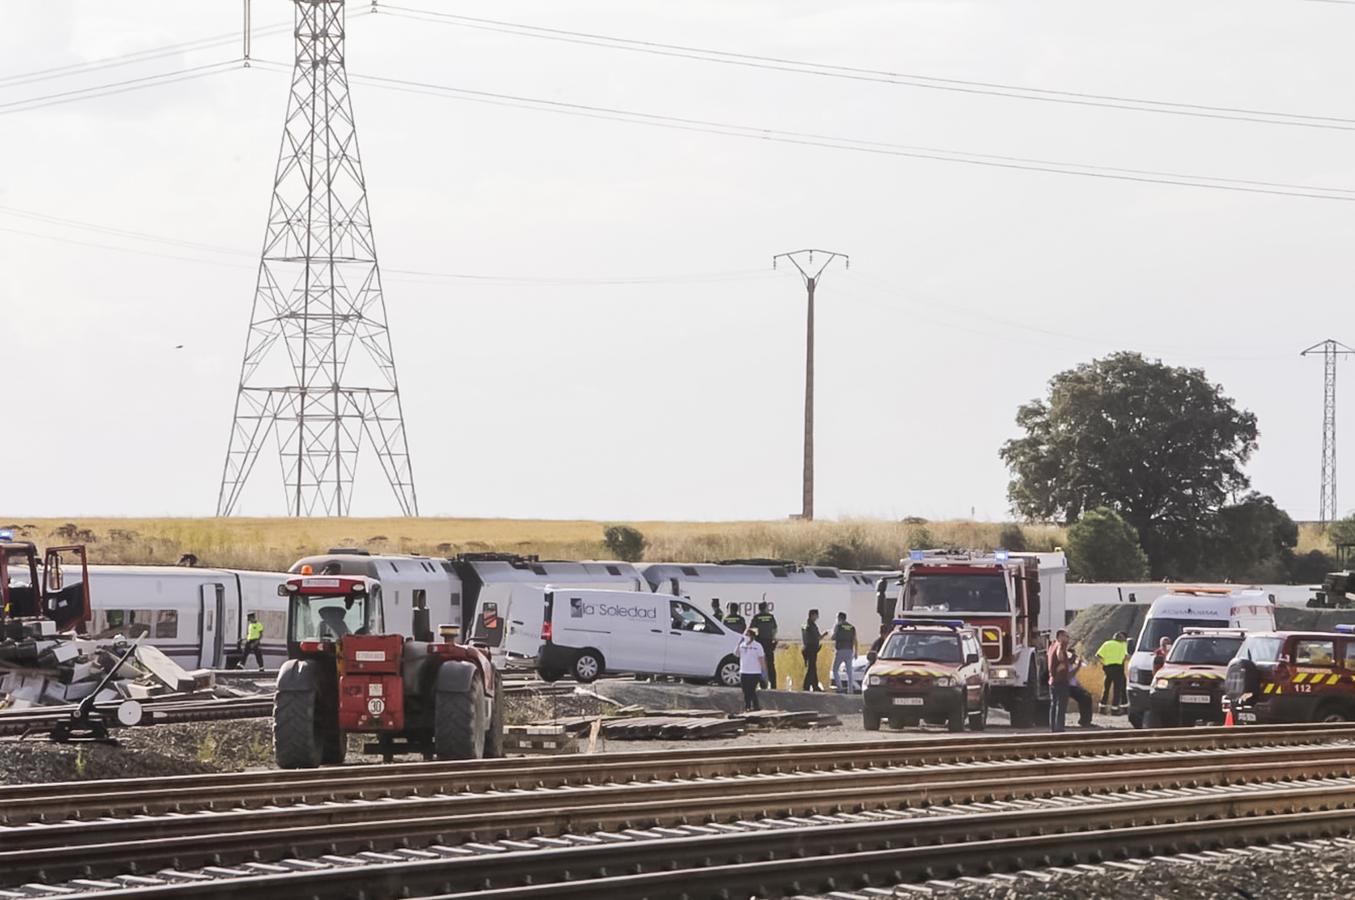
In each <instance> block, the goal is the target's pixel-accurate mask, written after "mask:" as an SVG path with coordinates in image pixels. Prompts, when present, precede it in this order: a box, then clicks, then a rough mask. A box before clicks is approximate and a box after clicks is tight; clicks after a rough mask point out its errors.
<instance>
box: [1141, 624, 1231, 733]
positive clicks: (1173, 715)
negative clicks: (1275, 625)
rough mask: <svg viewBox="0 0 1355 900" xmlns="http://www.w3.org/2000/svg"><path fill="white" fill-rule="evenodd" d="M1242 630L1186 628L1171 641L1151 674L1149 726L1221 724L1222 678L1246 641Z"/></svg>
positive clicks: (1147, 723)
mask: <svg viewBox="0 0 1355 900" xmlns="http://www.w3.org/2000/svg"><path fill="white" fill-rule="evenodd" d="M1246 638H1247V633H1246V632H1245V631H1239V630H1232V629H1214V628H1187V629H1186V630H1185V631H1183V632H1182V633H1181V636H1180V637H1179V638H1177V639H1176V643H1174V644H1172V649H1171V652H1170V653H1169V654H1167V659H1166V662H1165V663H1163V665H1162V668H1160V669H1158V670H1157V672H1156V674H1155V675H1154V676H1153V688H1152V691H1151V692H1150V695H1149V711H1148V721H1147V722H1146V723H1145V724H1146V725H1148V726H1149V727H1151V728H1169V727H1172V726H1176V725H1185V726H1190V725H1194V724H1195V723H1196V722H1204V723H1206V724H1210V725H1222V724H1223V678H1224V676H1225V675H1226V674H1227V671H1228V663H1229V662H1231V661H1232V659H1233V657H1234V656H1236V655H1237V651H1238V648H1239V647H1241V646H1242V642H1243V641H1244V640H1246Z"/></svg>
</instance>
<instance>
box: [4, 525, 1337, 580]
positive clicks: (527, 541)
mask: <svg viewBox="0 0 1355 900" xmlns="http://www.w3.org/2000/svg"><path fill="white" fill-rule="evenodd" d="M612 524H627V525H631V526H633V527H635V528H638V529H639V530H640V531H641V532H642V533H643V534H644V535H645V537H646V538H647V539H648V541H649V545H648V548H647V549H646V551H645V556H644V558H645V559H646V560H682V561H703V560H713V559H737V558H749V557H768V558H773V559H793V560H798V561H801V562H817V561H821V560H825V559H827V558H829V557H831V556H832V555H833V554H834V553H836V554H838V555H839V557H840V556H841V554H842V553H843V552H844V551H845V552H846V554H847V555H848V556H849V557H850V558H851V559H853V560H856V561H857V563H858V564H861V565H894V564H896V563H897V562H898V560H899V558H900V556H902V555H903V552H904V551H905V550H906V549H907V548H908V547H942V546H946V547H971V548H977V549H992V548H994V547H997V546H1001V545H1002V544H1003V543H1009V541H1006V542H1004V540H1003V539H1002V537H1001V534H1002V531H1003V529H1004V528H1012V527H1014V526H1011V525H1004V524H1002V523H995V522H972V521H959V520H957V521H948V522H926V523H915V524H910V523H907V522H887V521H880V520H868V519H851V520H841V521H816V522H799V521H792V520H781V521H770V522H623V523H613V522H593V521H586V520H554V519H447V518H417V519H403V518H390V519H291V518H268V519H217V518H204V519H120V518H98V519H94V518H79V517H71V518H50V519H49V518H41V519H33V518H26V519H12V520H10V521H7V522H6V521H0V527H13V528H14V530H15V532H16V536H18V537H20V538H25V539H27V540H33V541H36V542H37V543H38V544H39V545H40V546H47V545H49V544H59V543H75V542H83V543H85V544H88V545H89V549H90V558H91V561H92V562H100V563H124V564H168V563H174V562H176V561H177V560H178V559H179V557H180V556H181V555H183V554H185V553H193V554H195V555H196V556H197V557H198V559H199V560H200V561H201V564H202V565H208V566H222V567H227V568H242V569H260V570H277V569H282V568H285V567H286V566H288V565H290V564H291V563H292V562H293V561H294V560H296V559H297V558H298V557H300V556H304V555H307V554H310V553H316V552H319V551H323V550H326V549H328V548H330V547H361V548H364V549H367V550H370V551H372V552H389V553H425V554H429V555H432V556H451V555H455V554H457V553H468V552H480V551H491V550H492V551H500V552H509V553H522V554H531V553H534V554H537V555H539V556H541V557H542V558H543V559H600V558H606V557H608V556H609V555H610V554H609V553H608V551H607V548H606V546H605V544H604V543H603V537H602V535H603V530H604V529H605V528H606V527H607V526H608V525H612ZM1020 528H1021V531H1022V533H1023V535H1024V537H1025V542H1026V546H1027V547H1028V548H1029V549H1031V550H1053V549H1055V548H1056V547H1061V546H1063V543H1064V538H1065V532H1064V529H1062V528H1060V527H1057V526H1053V525H1021V526H1020ZM1310 549H1323V550H1328V551H1330V547H1329V546H1328V544H1327V541H1326V539H1325V537H1324V536H1323V535H1322V533H1321V532H1320V531H1318V530H1317V528H1316V527H1315V526H1311V525H1304V526H1302V527H1301V529H1300V533H1299V550H1300V551H1301V552H1306V551H1308V550H1310Z"/></svg>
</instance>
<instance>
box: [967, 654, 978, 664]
mask: <svg viewBox="0 0 1355 900" xmlns="http://www.w3.org/2000/svg"><path fill="white" fill-rule="evenodd" d="M978 661H979V655H978V654H977V653H967V654H965V658H964V664H965V665H967V666H972V665H974V664H975V663H977V662H978Z"/></svg>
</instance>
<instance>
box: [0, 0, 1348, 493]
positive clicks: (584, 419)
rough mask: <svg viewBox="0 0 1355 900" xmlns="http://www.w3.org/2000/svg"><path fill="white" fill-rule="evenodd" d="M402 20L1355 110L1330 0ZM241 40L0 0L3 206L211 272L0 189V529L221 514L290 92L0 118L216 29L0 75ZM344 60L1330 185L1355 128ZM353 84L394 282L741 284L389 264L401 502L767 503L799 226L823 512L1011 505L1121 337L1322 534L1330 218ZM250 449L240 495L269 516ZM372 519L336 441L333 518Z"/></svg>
mask: <svg viewBox="0 0 1355 900" xmlns="http://www.w3.org/2000/svg"><path fill="white" fill-rule="evenodd" d="M383 2H385V0H383ZM407 2H408V4H409V5H410V6H418V7H422V8H427V9H441V10H444V11H448V12H456V13H459V14H463V15H471V16H486V17H492V18H497V19H505V20H511V21H514V22H521V23H526V24H532V25H540V26H551V27H557V28H566V29H573V30H578V31H590V32H600V33H605V34H609V35H616V36H621V37H629V38H637V39H646V40H656V41H664V42H669V43H680V44H689V45H695V46H700V47H708V48H716V49H722V50H730V51H738V52H746V53H755V54H763V55H772V56H783V57H792V58H795V59H802V60H810V61H815V62H821V63H834V64H841V65H850V66H861V67H870V68H879V69H887V70H891V71H899V72H908V73H916V74H922V75H930V76H937V77H945V78H957V79H968V80H979V81H991V82H1002V83H1011V84H1020V85H1027V86H1030V87H1038V88H1046V89H1057V90H1067V91H1079V92H1088V93H1098V94H1115V95H1127V96H1133V97H1143V98H1150V99H1156V100H1169V101H1177V102H1186V103H1200V104H1208V105H1215V106H1235V107H1247V108H1259V109H1266V110H1277V111H1284V112H1292V113H1306V114H1314V115H1329V116H1351V115H1355V108H1353V107H1355V104H1353V103H1352V100H1351V97H1350V85H1351V84H1352V83H1355V71H1352V69H1355V57H1352V56H1351V54H1350V52H1349V44H1350V35H1351V34H1352V32H1353V31H1355V6H1352V7H1351V8H1346V7H1345V6H1343V5H1341V4H1338V3H1327V2H1303V0H1265V2H1259V0H1193V2H1191V3H1188V4H1183V3H1181V2H1180V0H1140V2H1136V3H1124V2H1120V3H1115V4H1105V3H1087V2H1085V0H1039V2H1027V0H987V2H962V0H937V2H901V0H875V2H869V0H856V2H851V0H838V2H834V3H831V4H830V3H822V2H817V3H814V2H807V0H776V2H772V0H738V2H730V0H689V2H686V3H681V4H673V3H664V4H660V3H657V2H651V0H610V2H607V0H576V2H573V3H569V4H561V3H558V2H546V0H513V2H506V0H499V2H488V0H464V2H456V3H451V2H444V0H407ZM365 6H366V3H365V2H354V3H352V4H351V9H352V10H353V11H357V10H359V9H361V8H364V7H365ZM290 15H291V8H290V4H289V3H286V2H284V0H256V2H255V12H254V21H255V26H256V28H258V29H262V28H264V27H265V26H267V25H271V24H274V23H277V22H285V21H289V19H290ZM239 23H240V2H238V0H192V2H184V0H177V2H169V0H158V2H157V0H140V2H136V3H129V2H122V3H109V2H106V0H85V2H76V0H3V5H0V61H2V62H0V134H2V135H3V139H2V140H0V206H2V207H4V208H6V209H10V210H12V209H18V210H23V211H28V212H36V213H41V214H45V215H49V216H56V217H61V218H65V219H72V220H78V221H80V222H85V223H93V224H97V225H105V226H109V227H115V228H122V229H129V230H134V231H140V232H147V233H152V234H155V235H161V236H164V237H166V238H171V239H178V240H188V241H195V242H201V243H204V244H210V245H217V246H223V247H232V248H238V249H239V250H240V251H242V254H243V255H240V256H229V255H225V254H215V253H209V252H203V251H199V250H193V249H185V248H177V247H173V246H168V245H165V244H158V243H152V242H147V241H142V240H136V239H130V238H125V237H120V236H117V235H111V234H108V233H100V232H94V231H90V230H88V229H79V228H75V227H71V226H65V225H59V224H53V223H45V222H40V221H35V220H32V219H25V218H21V217H17V216H14V215H12V214H11V213H8V212H5V211H4V210H0V308H2V309H3V310H4V312H5V322H6V332H5V337H6V340H5V342H4V345H5V353H4V362H3V378H4V379H5V381H6V382H7V392H8V395H9V398H10V401H9V404H8V405H9V409H10V416H9V425H10V428H9V439H8V440H7V441H6V448H5V450H6V452H5V456H6V464H7V468H8V469H9V471H10V472H11V477H10V478H8V479H7V480H6V490H5V492H4V495H3V497H2V498H0V503H2V504H3V506H4V507H5V508H7V509H9V510H10V513H11V514H13V515H31V516H40V515H66V514H70V515H74V514H126V515H207V514H211V513H212V512H213V511H214V509H215V502H216V496H217V489H218V486H219V480H220V476H221V465H222V460H223V457H224V454H225V449H226V439H227V435H228V426H229V421H230V414H231V409H232V405H233V402H234V398H235V389H236V382H237V378H238V373H239V362H240V355H241V353H242V352H243V346H244V339H245V329H246V325H247V320H248V316H249V310H250V304H251V302H252V299H253V290H254V278H255V271H254V270H255V267H256V263H255V262H251V260H250V257H249V255H248V254H250V253H253V252H257V248H258V246H259V244H260V241H261V239H262V236H263V228H264V222H265V217H266V215H267V207H268V201H269V188H270V184H271V177H272V170H273V166H274V164H275V161H276V152H277V146H278V140H279V136H280V134H281V123H282V118H283V114H284V111H285V106H286V100H287V75H285V74H283V73H281V72H277V71H269V70H267V69H265V68H260V67H255V68H252V69H248V70H245V69H231V70H229V71H226V72H223V73H220V74H213V75H210V76H209V77H205V78H199V79H195V80H188V81H183V82H180V83H177V84H170V85H164V86H157V87H153V88H149V89H146V90H141V91H133V92H126V93H121V94H117V95H113V96H107V97H103V98H99V99H88V100H81V101H79V102H71V103H65V104H59V105H49V106H46V107H44V108H40V109H34V110H24V109H23V108H22V107H17V108H16V107H7V106H6V105H5V104H12V103H13V102H14V101H18V100H22V99H24V98H27V97H39V96H46V95H49V94H52V93H56V92H59V91H66V90H71V89H74V88H79V87H85V86H89V85H94V84H101V83H107V82H114V81H120V80H123V79H127V78H134V77H139V76H143V75H151V74H155V73H160V72H168V71H173V70H177V69H181V68H184V67H187V66H197V65H204V64H208V63H213V62H217V61H221V60H228V59H231V58H233V57H238V55H239V48H238V46H236V45H235V44H231V45H229V46H223V47H217V48H211V49H206V50H202V51H198V52H191V53H185V54H182V55H179V56H175V57H169V58H164V59H159V60H156V61H153V62H147V63H144V64H138V65H132V66H124V67H120V68H114V69H104V70H100V71H95V72H92V73H88V74H81V75H76V76H72V77H64V78H56V79H48V80H43V81H37V82H32V83H27V84H13V83H9V84H6V83H4V82H3V79H4V77H5V76H8V75H13V74H18V73H25V72H30V71H34V70H40V69H47V68H50V67H53V66H62V65H67V64H71V63H78V62H82V61H86V60H94V59H100V58H103V57H107V56H110V55H114V54H121V53H127V52H132V51H138V50H143V49H152V48H157V47H162V46H165V45H170V44H178V43H181V42H186V41H193V40H197V39H199V38H204V37H210V36H213V35H219V34H224V33H230V32H232V31H233V30H238V29H239ZM254 55H255V56H256V57H259V58H265V59H272V60H283V61H290V59H291V47H290V36H289V35H287V34H280V35H275V36H264V37H258V38H256V41H255V45H254ZM349 68H350V71H352V72H353V73H361V74H365V75H379V76H384V77H393V78H407V79H415V80H421V81H427V82H433V83H437V84H441V85H450V86H455V87H462V88H470V89H476V90H485V91H492V92H498V93H508V94H518V95H524V96H530V97H537V98H545V99H553V100H564V101H569V102H577V103H585V104H595V105H602V106H609V107H621V108H625V109H631V110H637V111H644V112H653V113H662V114H665V115H677V116H687V117H693V118H702V119H709V120H719V121H725V122H732V123H738V124H741V125H751V126H759V127H768V128H780V129H791V130H800V131H812V132H818V133H823V134H829V135H834V136H839V137H849V138H857V139H864V140H874V141H886V142H894V143H904V144H915V145H926V146H932V147H941V148H947V149H952V150H961V151H969V152H979V153H990V154H1003V155H1016V156H1029V157H1038V158H1042V159H1049V160H1058V161H1064V162H1075V163H1083V164H1093V165H1102V166H1119V167H1129V168H1141V169H1159V170H1167V171H1172V172H1182V173H1191V174H1199V175H1212V176H1221V177H1228V178H1241V179H1255V180H1264V181H1278V182H1289V183H1298V184H1310V185H1319V186H1323V187H1330V188H1347V189H1355V179H1352V178H1351V177H1350V160H1351V159H1352V158H1355V134H1352V133H1343V132H1342V131H1340V130H1327V129H1315V128H1290V127H1280V126H1276V125H1270V124H1259V123H1252V122H1236V121H1218V120H1211V119H1203V118H1185V117H1179V116H1168V115H1158V114H1152V113H1145V112H1133V111H1125V110H1113V109H1097V108H1090V107H1083V106H1076V105H1066V104H1056V103H1041V102H1031V101H1025V100H1015V99H1007V98H1001V97H992V96H978V95H972V94H965V93H955V92H947V91H934V90H922V89H917V88H912V87H901V86H895V85H886V84H872V83H863V82H857V81H849V80H840V79H831V78H822V77H815V76H812V75H806V74H795V73H787V72H774V71H765V70H758V69H746V68H737V67H731V66H723V65H715V64H711V63H705V62H697V61H692V60H683V59H672V58H664V57H660V56H654V55H645V54H637V53H629V52H622V51H619V50H612V49H604V48H598V47H590V46H580V45H577V44H568V43H560V42H554V41H544V40H537V39H533V38H529V37H520V36H511V35H505V34H501V33H493V32H486V31H476V30H470V29H466V28H461V27H453V26H446V25H440V24H432V23H428V22H416V21H411V20H409V19H406V18H400V17H397V16H394V15H376V16H360V17H359V16H354V17H353V18H352V21H351V22H350V32H349ZM353 96H354V105H355V114H356V117H357V121H358V124H359V130H360V135H361V141H362V151H363V155H364V163H365V168H366V175H367V180H368V186H369V191H370V194H369V197H370V201H371V206H372V213H373V217H374V220H375V224H376V240H377V244H378V246H379V247H380V252H381V257H382V263H383V265H384V266H386V267H390V268H402V269H417V270H426V271H427V270H432V271H438V272H452V273H470V274H489V275H511V276H519V277H532V278H547V279H551V278H560V279H572V278H583V279H589V278H609V277H628V276H669V275H673V276H680V275H691V274H698V273H714V272H720V273H727V272H741V273H750V274H749V275H748V277H741V278H737V279H735V278H730V279H723V280H716V281H709V282H700V283H683V282H677V283H659V284H638V285H637V284H631V285H624V286H601V285H576V284H553V285H545V286H523V285H484V284H475V283H467V282H464V281H456V280H450V279H433V280H425V281H412V280H407V279H406V280H402V279H398V278H396V277H394V276H391V277H388V278H387V279H386V299H387V304H388V308H389V314H390V317H391V321H392V331H393V338H394V344H395V352H396V359H397V364H398V366H399V370H400V376H401V382H402V385H401V386H402V390H403V394H404V406H405V415H406V421H407V425H408V429H409V436H410V447H411V453H412V455H413V463H414V472H415V477H416V481H417V484H418V491H419V500H420V506H421V510H422V512H424V513H425V514H447V515H475V516H515V517H571V518H572V517H587V518H665V519H722V518H777V517H780V516H783V515H785V514H787V513H789V512H792V511H795V510H798V508H799V501H800V488H799V476H800V433H801V427H802V426H801V414H802V403H803V397H802V390H803V370H802V367H803V352H804V351H803V341H804V338H803V327H804V323H803V317H804V309H803V296H804V295H803V290H802V288H801V286H800V284H799V282H798V279H797V278H795V277H794V276H792V275H791V274H789V273H787V272H786V271H780V272H777V273H775V274H773V273H770V271H769V269H770V257H771V256H772V254H774V253H777V252H781V251H785V250H792V249H797V248H800V247H804V246H817V247H825V248H829V249H834V250H840V251H843V252H846V253H850V254H851V257H852V267H851V270H850V271H843V270H841V269H840V268H835V269H832V270H830V272H829V273H828V274H827V275H826V277H825V278H824V281H823V284H822V287H821V289H820V293H819V304H818V323H819V343H818V361H817V366H818V374H819V381H818V388H819V389H818V395H817V404H818V443H817V459H818V482H817V484H818V490H817V507H818V512H819V514H820V516H848V515H866V516H902V515H908V514H914V515H924V516H929V517H934V518H939V517H949V516H967V515H969V513H970V510H971V508H973V510H974V511H975V512H976V514H977V515H978V516H979V517H980V518H994V519H996V518H1003V517H1005V516H1006V515H1007V503H1006V497H1005V487H1006V481H1007V473H1006V471H1005V469H1004V468H1003V466H1002V464H1001V462H1000V461H999V459H998V457H997V450H998V447H999V445H1000V444H1001V443H1002V441H1003V440H1005V439H1006V438H1008V437H1011V436H1013V434H1014V432H1015V425H1014V423H1013V416H1014V414H1015V412H1016V407H1017V406H1018V404H1020V403H1022V402H1024V401H1026V400H1029V399H1031V398H1033V397H1036V396H1038V395H1041V394H1042V393H1043V391H1044V387H1045V383H1046V381H1047V379H1048V378H1049V377H1050V376H1051V375H1052V374H1054V373H1055V372H1057V371H1059V370H1061V369H1064V368H1067V367H1070V366H1072V365H1075V364H1077V363H1079V362H1082V361H1086V360H1089V359H1091V358H1093V357H1094V356H1098V355H1104V354H1105V353H1108V352H1111V351H1114V350H1119V349H1139V350H1143V351H1145V352H1147V353H1150V354H1152V355H1154V356H1160V357H1161V358H1163V359H1164V360H1165V361H1167V362H1170V363H1172V364H1180V365H1190V366H1200V367H1203V368H1204V369H1205V370H1206V372H1207V373H1208V375H1209V376H1210V377H1211V378H1212V379H1214V380H1216V381H1219V382H1221V383H1222V384H1223V385H1224V387H1225V388H1226V390H1227V392H1228V393H1229V394H1230V395H1231V396H1232V397H1234V398H1235V399H1236V400H1237V401H1238V402H1239V403H1240V404H1241V405H1242V406H1244V407H1246V408H1249V409H1251V410H1253V411H1255V412H1256V414H1257V415H1258V417H1259V419H1260V426H1261V450H1260V452H1259V453H1258V454H1257V456H1256V458H1255V460H1254V462H1253V463H1252V465H1251V466H1250V469H1249V471H1250V474H1251V476H1252V478H1253V482H1254V485H1255V487H1256V488H1257V489H1259V490H1261V491H1264V492H1267V493H1270V494H1272V495H1274V496H1275V498H1276V499H1277V501H1278V502H1279V503H1280V504H1281V505H1282V506H1284V507H1285V508H1287V509H1288V510H1289V511H1290V512H1291V514H1293V515H1294V516H1295V517H1296V518H1314V517H1315V516H1316V512H1317V509H1316V507H1317V494H1318V484H1317V478H1318V472H1317V468H1318V466H1317V463H1318V452H1319V443H1320V424H1321V419H1320V416H1321V387H1322V384H1321V383H1322V367H1321V363H1320V361H1319V360H1316V359H1300V358H1299V356H1298V351H1299V350H1301V349H1302V348H1304V347H1306V346H1308V345H1309V344H1312V343H1314V342H1317V341H1319V340H1322V339H1323V338H1326V337H1328V336H1330V337H1335V338H1338V339H1341V338H1344V339H1346V340H1347V341H1349V342H1351V343H1352V344H1355V332H1351V331H1349V330H1348V329H1347V325H1348V319H1347V317H1346V316H1345V315H1343V314H1342V313H1343V312H1344V311H1345V310H1346V309H1348V308H1349V301H1348V298H1349V297H1350V295H1351V293H1352V286H1353V285H1352V283H1353V282H1355V272H1352V265H1351V262H1350V260H1351V253H1350V247H1351V246H1352V242H1353V241H1355V203H1349V202H1339V201H1330V200H1310V199H1299V198H1294V197H1278V196H1264V195H1256V194H1246V193H1235V192H1224V191H1213V190H1202V189H1197V188H1186V187H1170V186H1161V185H1152V184H1136V183H1130V182H1123V181H1111V180H1103V179H1094V178H1081V177H1072V176H1065V175H1055V174H1041V173H1033V172H1021V171H1013V170H1008V169H998V168H981V167H975V166H968V165H959V164H955V163H948V162H934V161H925V160H915V159H904V158H897V157H890V156H880V155H871V154H863V153H856V152H850V151H847V150H840V149H823V148H816V147H805V146H789V145H785V144H777V143H769V142H765V141H759V140H749V139H742V138H735V137H727V136H717V135H711V134H703V133H694V132H684V131H674V130H668V129H660V128H651V127H645V126H640V125H635V124H625V123H619V122H613V121H601V120H596V119H587V118H578V117H570V116H563V115H557V114H552V113H546V112H540V111H532V110H525V109H520V108H506V107H501V106H488V105H483V104H477V103H468V102H462V101H457V100H452V99H446V98H443V97H433V96H420V95H414V94H408V93H395V92H390V91H386V90H382V89H379V88H375V87H372V86H368V85H362V84H355V85H354V87H353ZM15 230H18V231H22V232H25V233H23V234H20V233H16V231H15ZM38 235H45V236H46V237H39V236H38ZM54 238H61V239H64V242H63V241H59V240H55V239H54ZM70 241H82V242H88V243H93V244H99V245H113V246H116V247H122V248H126V249H127V250H131V251H134V252H123V251H119V250H113V249H108V248H107V247H104V246H87V245H85V244H80V243H70ZM167 257H182V258H181V259H174V258H167ZM764 270H768V271H766V272H765V273H764ZM179 344H182V345H184V346H183V349H181V350H176V349H175V347H176V345H179ZM1345 369H1346V372H1345V375H1344V376H1343V377H1345V378H1347V379H1349V378H1351V377H1355V371H1351V369H1350V366H1349V365H1347V366H1346V367H1345ZM1347 383H1349V382H1347ZM1348 390H1349V389H1348ZM1348 390H1347V392H1348ZM16 401H19V402H16ZM1349 410H1350V406H1349V404H1348V403H1347V404H1344V405H1343V407H1342V414H1343V415H1345V414H1348V412H1349ZM1345 450H1346V452H1343V453H1342V455H1341V458H1342V460H1347V459H1349V458H1350V452H1351V450H1352V448H1350V447H1349V446H1347V447H1346V448H1345ZM269 452H270V455H269V456H268V457H266V458H264V459H263V460H261V464H260V465H259V467H258V468H257V469H256V471H255V474H254V477H253V480H252V482H251V488H250V490H249V491H248V493H247V495H246V498H245V503H244V504H243V506H242V508H241V510H240V511H241V512H242V513H246V514H259V515H262V514H276V513H281V512H282V510H283V506H282V491H281V476H280V474H279V470H278V466H277V462H276V458H275V457H274V456H273V455H271V453H272V451H271V450H270V451H269ZM15 473H20V474H19V475H17V476H16V475H15ZM1351 484H1352V486H1351V487H1350V488H1348V489H1347V490H1348V491H1355V482H1352V483H1351ZM1341 505H1342V509H1343V510H1349V509H1350V508H1352V507H1353V506H1355V493H1351V494H1348V495H1347V499H1343V501H1342V504H1341ZM394 510H395V504H394V501H393V498H392V497H391V495H390V491H389V489H388V487H387V486H386V484H385V481H384V478H383V476H382V475H381V472H380V470H379V468H378V467H377V465H376V461H375V459H374V458H371V457H365V458H364V459H363V460H362V463H361V465H360V467H359V472H358V485H357V491H356V499H355V501H354V507H353V512H354V513H355V514H364V515H366V514H388V513H391V512H393V511H394Z"/></svg>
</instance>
